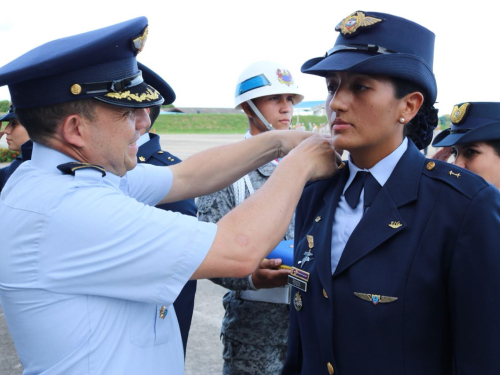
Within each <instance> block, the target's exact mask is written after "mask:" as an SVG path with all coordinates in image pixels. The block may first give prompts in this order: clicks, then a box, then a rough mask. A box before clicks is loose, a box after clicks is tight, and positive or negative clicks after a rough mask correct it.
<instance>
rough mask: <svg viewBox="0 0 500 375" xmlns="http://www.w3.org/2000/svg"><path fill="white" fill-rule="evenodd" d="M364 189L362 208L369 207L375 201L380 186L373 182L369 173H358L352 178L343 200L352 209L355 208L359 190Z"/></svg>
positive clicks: (375, 181)
mask: <svg viewBox="0 0 500 375" xmlns="http://www.w3.org/2000/svg"><path fill="white" fill-rule="evenodd" d="M363 188H364V189H365V195H364V206H365V208H367V207H370V206H371V204H372V202H373V201H374V200H375V197H376V196H377V194H378V192H379V190H380V184H379V183H378V182H377V180H375V178H374V177H373V176H372V174H371V173H370V172H358V173H356V176H355V177H354V180H353V181H352V183H351V185H349V187H348V188H347V190H346V191H345V194H344V196H345V200H346V201H347V203H348V204H349V206H351V207H352V208H356V206H357V205H358V202H359V196H360V195H361V190H363Z"/></svg>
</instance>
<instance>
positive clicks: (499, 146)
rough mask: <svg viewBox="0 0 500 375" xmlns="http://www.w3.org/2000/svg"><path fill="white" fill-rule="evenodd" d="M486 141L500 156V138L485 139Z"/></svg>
mask: <svg viewBox="0 0 500 375" xmlns="http://www.w3.org/2000/svg"><path fill="white" fill-rule="evenodd" d="M484 143H486V144H487V145H488V146H490V147H492V148H493V150H495V153H496V154H497V155H498V156H499V157H500V140H494V141H484Z"/></svg>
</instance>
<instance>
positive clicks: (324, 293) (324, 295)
mask: <svg viewBox="0 0 500 375" xmlns="http://www.w3.org/2000/svg"><path fill="white" fill-rule="evenodd" d="M323 297H325V298H328V294H326V290H325V289H324V288H323Z"/></svg>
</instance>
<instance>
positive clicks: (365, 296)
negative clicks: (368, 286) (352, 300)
mask: <svg viewBox="0 0 500 375" xmlns="http://www.w3.org/2000/svg"><path fill="white" fill-rule="evenodd" d="M354 295H355V296H356V297H358V298H361V299H362V300H364V301H368V302H371V303H373V304H374V305H378V304H379V303H389V302H394V301H396V300H397V299H398V297H388V296H381V295H380V294H369V293H358V292H354Z"/></svg>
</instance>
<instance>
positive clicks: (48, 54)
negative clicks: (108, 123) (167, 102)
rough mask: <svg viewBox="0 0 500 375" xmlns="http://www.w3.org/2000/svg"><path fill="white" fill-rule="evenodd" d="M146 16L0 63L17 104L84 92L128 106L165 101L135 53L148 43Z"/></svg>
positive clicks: (2, 80)
mask: <svg viewBox="0 0 500 375" xmlns="http://www.w3.org/2000/svg"><path fill="white" fill-rule="evenodd" d="M147 26H148V20H147V18H145V17H138V18H134V19H132V20H129V21H125V22H122V23H119V24H116V25H112V26H108V27H105V28H102V29H98V30H94V31H90V32H87V33H83V34H78V35H74V36H70V37H67V38H63V39H57V40H54V41H52V42H49V43H46V44H43V45H41V46H39V47H37V48H35V49H33V50H31V51H29V52H27V53H26V54H24V55H22V56H21V57H19V58H17V59H16V60H14V61H12V62H10V63H9V64H7V65H5V66H3V67H2V68H0V86H4V85H8V86H9V90H10V94H11V100H12V104H13V105H14V107H16V108H34V107H42V106H48V105H52V104H58V103H64V102H69V101H74V100H80V99H84V98H91V97H93V98H96V99H98V100H101V101H103V102H106V103H109V104H113V105H118V106H125V107H139V108H143V107H150V106H153V105H160V104H162V103H163V98H162V96H161V95H160V94H159V92H158V91H157V90H155V89H154V88H153V87H151V86H149V85H147V84H146V83H145V82H144V81H143V78H142V76H141V72H140V71H139V69H138V67H137V61H136V55H137V54H138V53H139V52H141V51H142V49H143V48H144V43H145V42H146V38H147V33H148V28H147Z"/></svg>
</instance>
